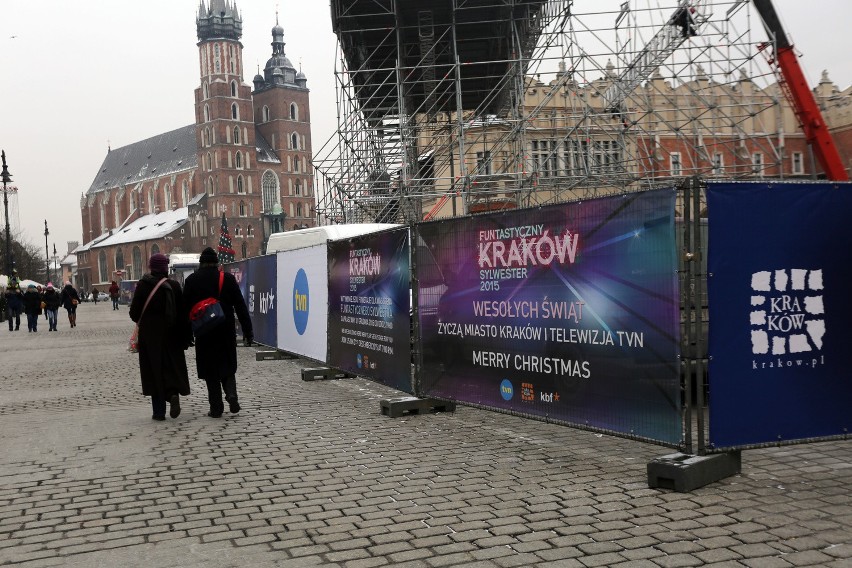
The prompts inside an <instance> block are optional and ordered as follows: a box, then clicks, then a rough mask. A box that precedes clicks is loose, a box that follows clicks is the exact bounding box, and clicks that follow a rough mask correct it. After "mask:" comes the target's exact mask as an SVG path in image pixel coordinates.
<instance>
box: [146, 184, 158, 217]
mask: <svg viewBox="0 0 852 568" xmlns="http://www.w3.org/2000/svg"><path fill="white" fill-rule="evenodd" d="M156 200H157V194H156V193H155V192H154V188H153V187H152V188H151V189H149V190H148V214H149V215H153V214H154V213H155V206H156Z"/></svg>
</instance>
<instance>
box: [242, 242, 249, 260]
mask: <svg viewBox="0 0 852 568" xmlns="http://www.w3.org/2000/svg"><path fill="white" fill-rule="evenodd" d="M242 249H243V258H245V257H247V256H248V244H247V243H246V242H245V241H243V245H242Z"/></svg>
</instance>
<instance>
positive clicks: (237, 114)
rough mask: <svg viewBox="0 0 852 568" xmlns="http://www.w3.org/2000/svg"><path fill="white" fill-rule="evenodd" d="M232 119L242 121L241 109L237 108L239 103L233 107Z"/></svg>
mask: <svg viewBox="0 0 852 568" xmlns="http://www.w3.org/2000/svg"><path fill="white" fill-rule="evenodd" d="M231 118H232V119H234V120H239V119H240V108H239V107H238V106H237V103H233V104H232V105H231Z"/></svg>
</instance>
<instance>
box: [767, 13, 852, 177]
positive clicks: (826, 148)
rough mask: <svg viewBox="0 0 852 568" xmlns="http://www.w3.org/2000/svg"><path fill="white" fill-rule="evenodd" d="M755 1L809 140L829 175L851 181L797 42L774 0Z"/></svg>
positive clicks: (777, 65) (787, 89)
mask: <svg viewBox="0 0 852 568" xmlns="http://www.w3.org/2000/svg"><path fill="white" fill-rule="evenodd" d="M752 1H753V2H754V7H755V8H756V9H757V13H758V14H759V15H760V19H761V20H762V21H763V26H764V27H765V28H766V31H767V33H768V34H769V37H770V39H772V40H774V41H775V54H774V57H773V58H772V60H770V63H772V64H773V65H774V66H776V67H777V68H778V69H779V70H780V71H781V78H782V83H783V84H782V90H783V91H784V92H785V94H786V95H787V97H788V99H789V101H790V104H791V106H792V107H793V110H794V112H795V113H796V118H797V119H798V120H799V124H800V125H801V126H802V130H803V131H804V133H805V140H807V142H808V144H810V145H811V147H812V148H813V149H814V154H815V155H816V157H817V160H819V163H820V165H821V166H822V169H823V171H824V172H825V175H826V177H827V178H828V179H830V180H833V181H848V180H849V174H848V173H847V172H846V168H844V167H843V160H842V159H841V158H840V153H839V152H838V151H837V146H836V145H835V144H834V139H833V138H832V137H831V133H830V132H829V131H828V126H827V125H826V124H825V121H824V120H823V118H822V113H821V112H820V110H819V105H817V102H816V99H815V98H814V94H813V92H811V90H810V88H809V87H808V82H807V80H806V79H805V74H804V73H803V72H802V67H801V66H800V65H799V60H798V58H797V57H796V53H795V52H794V50H793V44H791V43H790V40H789V39H788V38H787V34H786V33H785V32H784V28H783V26H782V25H781V20H780V19H779V18H778V14H777V13H776V12H775V6H773V4H772V0H752Z"/></svg>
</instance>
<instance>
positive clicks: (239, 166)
mask: <svg viewBox="0 0 852 568" xmlns="http://www.w3.org/2000/svg"><path fill="white" fill-rule="evenodd" d="M235 162H236V167H237V169H238V170H241V169H243V153H242V152H237V156H236V159H235Z"/></svg>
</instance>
